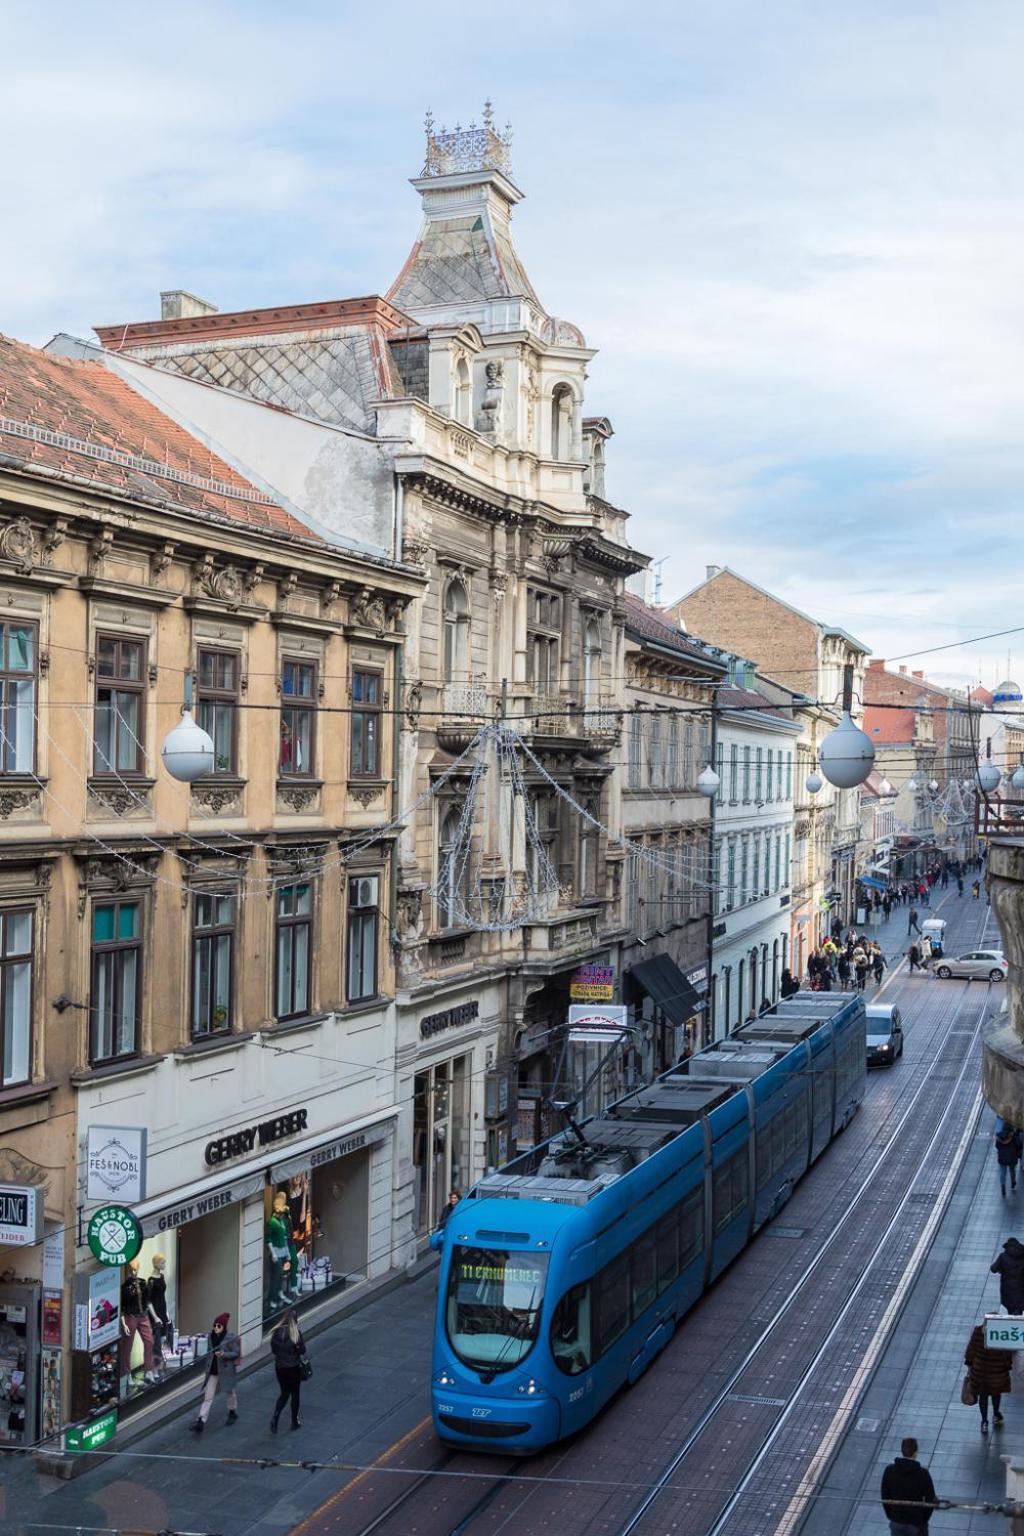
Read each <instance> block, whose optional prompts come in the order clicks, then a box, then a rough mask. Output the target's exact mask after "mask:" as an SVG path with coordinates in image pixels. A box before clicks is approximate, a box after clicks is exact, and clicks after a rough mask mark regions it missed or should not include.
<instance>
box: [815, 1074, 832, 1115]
mask: <svg viewBox="0 0 1024 1536" xmlns="http://www.w3.org/2000/svg"><path fill="white" fill-rule="evenodd" d="M811 1092H812V1094H813V1097H814V1123H815V1125H816V1126H818V1125H821V1123H822V1121H824V1120H830V1119H831V1118H832V1077H831V1074H830V1073H829V1072H827V1071H826V1070H825V1068H824V1067H823V1066H821V1065H819V1066H818V1068H817V1069H816V1071H815V1072H814V1075H813V1077H812V1078H811Z"/></svg>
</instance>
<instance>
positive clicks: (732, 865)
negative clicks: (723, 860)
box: [725, 837, 736, 912]
mask: <svg viewBox="0 0 1024 1536" xmlns="http://www.w3.org/2000/svg"><path fill="white" fill-rule="evenodd" d="M727 864H728V870H729V878H728V881H727V883H726V898H725V910H726V911H727V912H731V911H732V909H733V907H735V905H736V839H735V838H734V837H730V839H729V853H728V859H727Z"/></svg>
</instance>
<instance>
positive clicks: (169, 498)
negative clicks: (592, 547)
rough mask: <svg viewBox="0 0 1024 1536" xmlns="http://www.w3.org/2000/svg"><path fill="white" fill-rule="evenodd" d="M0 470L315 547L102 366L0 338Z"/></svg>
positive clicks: (284, 515) (314, 539) (303, 531)
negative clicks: (90, 488) (303, 542)
mask: <svg viewBox="0 0 1024 1536" xmlns="http://www.w3.org/2000/svg"><path fill="white" fill-rule="evenodd" d="M0 468H13V469H16V470H20V471H23V472H26V473H29V474H35V475H40V476H45V477H46V478H48V479H54V480H64V481H67V482H69V483H71V484H74V485H78V486H82V485H87V486H89V487H92V488H95V489H96V490H98V491H106V492H108V493H113V494H115V495H117V496H119V497H129V498H131V499H132V500H136V501H142V502H149V503H152V504H157V505H161V506H165V507H166V506H173V507H174V508H175V509H180V510H181V511H184V512H192V513H196V514H198V515H199V516H201V517H215V518H217V519H220V520H223V521H225V522H229V523H235V524H239V523H241V524H244V525H245V526H247V527H249V528H252V529H258V530H260V531H262V532H266V533H273V534H280V535H284V536H286V537H288V538H292V539H302V540H304V541H305V542H307V543H312V544H316V545H322V544H323V540H322V539H320V538H319V537H318V536H317V535H316V534H315V533H313V532H312V531H311V530H310V529H309V528H307V527H306V526H305V525H304V524H303V523H301V522H299V520H298V519H297V518H295V517H293V516H292V515H291V513H290V512H288V511H287V510H286V509H285V508H284V507H282V506H279V505H278V503H277V502H275V501H274V500H273V499H272V498H271V497H270V496H268V495H266V494H265V493H264V492H263V491H260V490H258V489H257V488H256V486H254V485H253V484H252V483H251V482H250V481H248V480H246V479H245V478H244V476H242V475H240V474H239V473H238V471H237V470H235V469H233V468H232V467H231V465H230V464H228V463H226V462H225V461H224V460H223V459H222V458H219V457H218V455H217V454H215V453H214V452H212V450H211V449H210V448H208V447H207V446H206V445H205V444H204V443H202V442H201V441H200V440H199V439H198V438H196V437H193V436H192V434H191V433H189V432H187V431H186V430H185V429H184V427H181V426H179V425H178V423H177V422H175V421H173V420H172V419H171V417H170V416H167V415H165V414H164V412H163V411H161V410H159V409H158V408H157V407H156V406H155V405H153V404H151V403H150V402H149V401H148V400H146V399H144V398H143V396H142V395H140V394H139V393H138V391H137V390H134V389H132V387H131V385H130V384H127V383H126V382H125V381H124V380H123V379H121V378H119V377H118V376H117V375H116V374H114V373H112V372H111V371H110V369H109V368H107V367H106V366H105V365H104V364H103V363H102V362H84V361H79V360H77V359H72V358H65V357H59V356H56V355H55V354H53V353H49V352H40V351H38V350H37V349H36V348H35V347H30V346H26V345H25V343H23V342H19V341H14V340H12V339H11V338H9V337H6V336H0Z"/></svg>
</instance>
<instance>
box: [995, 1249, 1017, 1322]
mask: <svg viewBox="0 0 1024 1536" xmlns="http://www.w3.org/2000/svg"><path fill="white" fill-rule="evenodd" d="M990 1267H991V1270H992V1273H993V1274H994V1275H998V1276H999V1301H1000V1305H1001V1306H1004V1307H1005V1308H1006V1310H1007V1312H1009V1314H1010V1316H1011V1317H1022V1316H1024V1243H1018V1241H1017V1239H1016V1238H1015V1237H1008V1238H1007V1239H1006V1242H1005V1243H1004V1244H1003V1251H1002V1253H1001V1254H1000V1255H999V1257H998V1258H997V1259H996V1261H995V1263H994V1264H992V1265H991V1266H990Z"/></svg>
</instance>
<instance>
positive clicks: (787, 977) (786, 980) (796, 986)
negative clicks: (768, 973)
mask: <svg viewBox="0 0 1024 1536" xmlns="http://www.w3.org/2000/svg"><path fill="white" fill-rule="evenodd" d="M779 990H780V992H781V993H782V996H783V997H784V998H786V997H792V996H793V994H794V993H795V992H799V991H800V983H799V982H798V981H797V979H796V977H795V976H794V975H793V972H792V971H791V970H789V968H788V967H787V968H786V969H784V970H783V972H782V982H781V985H780V987H779Z"/></svg>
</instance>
